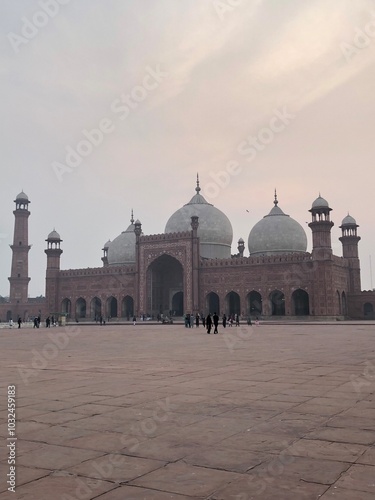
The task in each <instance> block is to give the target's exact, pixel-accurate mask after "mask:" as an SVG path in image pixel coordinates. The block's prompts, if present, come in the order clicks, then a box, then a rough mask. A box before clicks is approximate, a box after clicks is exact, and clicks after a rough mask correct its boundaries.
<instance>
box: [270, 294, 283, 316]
mask: <svg viewBox="0 0 375 500" xmlns="http://www.w3.org/2000/svg"><path fill="white" fill-rule="evenodd" d="M269 301H270V311H271V315H272V316H285V295H284V293H283V292H282V291H281V290H274V291H273V292H271V293H270V294H269Z"/></svg>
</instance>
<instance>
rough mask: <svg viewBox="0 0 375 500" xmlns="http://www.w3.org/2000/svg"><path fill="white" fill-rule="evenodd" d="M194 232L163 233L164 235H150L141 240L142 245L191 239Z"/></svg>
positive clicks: (143, 236) (142, 237)
mask: <svg viewBox="0 0 375 500" xmlns="http://www.w3.org/2000/svg"><path fill="white" fill-rule="evenodd" d="M191 233H192V231H181V232H178V233H162V234H148V235H147V236H145V235H142V236H141V237H140V239H139V241H140V242H141V243H146V242H155V241H173V240H178V239H182V238H191Z"/></svg>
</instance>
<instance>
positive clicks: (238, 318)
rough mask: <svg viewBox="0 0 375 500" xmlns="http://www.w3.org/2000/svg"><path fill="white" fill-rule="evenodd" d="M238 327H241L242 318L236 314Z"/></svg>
mask: <svg viewBox="0 0 375 500" xmlns="http://www.w3.org/2000/svg"><path fill="white" fill-rule="evenodd" d="M236 326H240V317H239V315H238V314H236Z"/></svg>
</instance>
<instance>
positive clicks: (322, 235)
mask: <svg viewBox="0 0 375 500" xmlns="http://www.w3.org/2000/svg"><path fill="white" fill-rule="evenodd" d="M331 210H332V208H330V207H329V204H328V201H327V200H325V199H324V198H322V197H321V196H320V193H319V196H318V198H317V199H316V200H315V201H314V202H313V204H312V206H311V209H310V210H309V212H311V215H312V222H310V224H309V227H310V229H311V231H312V244H313V248H312V255H313V257H314V258H315V259H318V260H325V259H329V258H330V257H331V255H332V243H331V229H332V226H333V225H334V224H333V222H332V221H331V219H330V212H331Z"/></svg>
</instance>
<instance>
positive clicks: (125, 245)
mask: <svg viewBox="0 0 375 500" xmlns="http://www.w3.org/2000/svg"><path fill="white" fill-rule="evenodd" d="M135 240H136V237H135V232H134V219H133V214H132V218H131V220H130V225H129V227H128V228H127V229H126V230H125V231H123V232H122V233H121V234H120V235H118V236H117V238H115V239H114V240H113V241H111V242H108V243H106V245H107V244H108V247H107V248H108V257H107V258H108V265H110V266H121V265H126V264H134V263H135Z"/></svg>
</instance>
